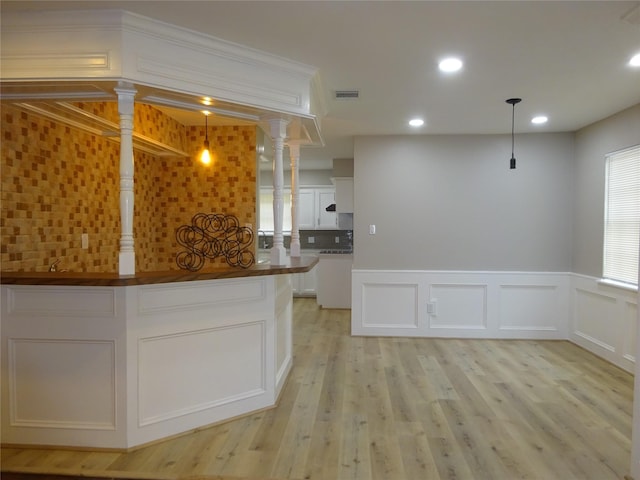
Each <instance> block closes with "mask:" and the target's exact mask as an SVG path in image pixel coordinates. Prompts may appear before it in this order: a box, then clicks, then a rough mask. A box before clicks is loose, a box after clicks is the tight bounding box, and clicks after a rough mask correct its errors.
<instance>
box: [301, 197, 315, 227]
mask: <svg viewBox="0 0 640 480" xmlns="http://www.w3.org/2000/svg"><path fill="white" fill-rule="evenodd" d="M316 196H317V195H316V191H315V190H314V189H311V188H301V189H300V202H299V203H298V212H299V214H298V222H299V223H298V226H299V230H313V229H314V228H316V217H317V214H316V212H317V210H318V207H317V206H316V203H317V202H316Z"/></svg>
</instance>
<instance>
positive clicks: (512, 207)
mask: <svg viewBox="0 0 640 480" xmlns="http://www.w3.org/2000/svg"><path fill="white" fill-rule="evenodd" d="M510 149H511V139H510V136H504V135H457V136H448V135H442V136H389V137H359V138H356V141H355V174H354V197H355V203H356V205H355V210H356V211H355V212H354V223H355V225H354V241H355V249H354V250H355V259H354V264H355V268H365V269H366V268H382V269H385V268H391V269H407V268H408V269H429V270H434V269H435V270H440V269H442V270H524V271H569V270H570V267H571V230H572V229H571V222H572V218H571V215H572V189H573V186H572V184H573V180H572V168H573V135H572V134H570V133H566V134H530V135H517V136H516V147H515V152H516V157H517V159H518V168H517V169H516V170H510V169H509V158H510V153H511V150H510ZM370 224H375V225H376V234H375V235H369V234H368V231H369V230H368V229H369V225H370Z"/></svg>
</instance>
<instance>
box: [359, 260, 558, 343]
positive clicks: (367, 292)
mask: <svg viewBox="0 0 640 480" xmlns="http://www.w3.org/2000/svg"><path fill="white" fill-rule="evenodd" d="M568 285H569V275H568V274H564V273H555V272H550V273H547V272H542V273H540V272H473V271H472V272H464V271H416V270H411V271H398V270H393V271H384V270H353V271H352V297H353V307H352V312H351V331H352V333H353V334H356V335H388V336H406V335H410V336H421V337H457V338H549V339H558V338H566V336H567V325H568V322H569V303H568V301H567V299H568V298H569V290H568ZM536 312H539V313H540V315H537V314H536Z"/></svg>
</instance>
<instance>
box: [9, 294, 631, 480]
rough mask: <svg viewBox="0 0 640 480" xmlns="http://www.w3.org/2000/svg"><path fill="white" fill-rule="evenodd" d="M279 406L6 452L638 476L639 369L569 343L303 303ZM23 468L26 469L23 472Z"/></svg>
mask: <svg viewBox="0 0 640 480" xmlns="http://www.w3.org/2000/svg"><path fill="white" fill-rule="evenodd" d="M294 317H295V320H294V343H295V346H294V355H295V359H294V368H293V370H292V373H291V376H290V378H289V381H288V383H287V385H286V387H285V389H284V391H283V394H282V397H281V399H280V403H279V405H278V407H277V408H274V409H271V410H268V411H265V412H261V413H257V414H254V415H249V416H247V417H244V418H241V419H238V420H234V421H231V422H227V423H225V424H223V425H218V426H215V427H211V428H207V429H203V430H201V431H198V432H195V433H191V434H189V435H184V436H182V437H179V438H176V439H173V440H168V441H166V442H161V443H158V444H156V445H153V446H149V447H146V448H141V449H139V450H136V451H134V452H131V453H106V452H79V451H64V450H46V449H12V448H4V449H3V450H2V457H1V461H2V463H1V469H2V471H3V472H4V473H3V477H5V478H6V479H7V480H9V479H10V478H13V479H16V480H24V479H25V477H24V476H22V477H19V476H14V477H10V476H9V473H8V472H17V473H22V474H25V473H49V474H51V475H78V476H84V477H96V478H98V477H106V478H137V479H141V478H145V479H187V478H188V479H191V480H195V479H198V478H208V479H211V480H214V479H215V480H239V479H245V480H258V479H263V480H264V479H276V480H284V479H290V480H306V479H309V480H368V479H375V480H423V479H428V480H440V479H442V480H444V479H447V480H462V479H473V480H485V479H486V480H511V479H539V480H556V479H557V480H573V479H575V480H589V479H593V480H608V479H612V480H613V479H616V480H619V479H622V478H623V477H624V476H625V475H626V474H628V473H629V459H630V448H631V415H632V391H633V377H632V376H631V375H629V374H627V373H625V372H623V371H622V370H620V369H618V368H617V367H615V366H612V365H611V364H609V363H607V362H605V361H603V360H601V359H599V358H597V357H595V356H594V355H592V354H590V353H588V352H586V351H585V350H583V349H581V348H579V347H577V346H575V345H572V344H571V343H569V342H564V341H507V340H451V339H408V338H370V337H351V336H350V335H349V328H350V326H349V321H350V312H349V311H348V310H323V309H319V308H318V307H317V306H316V303H315V299H296V300H295V302H294ZM14 475H15V474H14Z"/></svg>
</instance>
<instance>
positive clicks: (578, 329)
mask: <svg viewBox="0 0 640 480" xmlns="http://www.w3.org/2000/svg"><path fill="white" fill-rule="evenodd" d="M573 302H574V306H573V308H574V312H575V316H574V318H575V324H574V334H575V335H577V336H580V337H582V338H584V339H585V340H588V341H589V342H592V343H593V344H595V345H597V346H599V347H601V348H604V349H606V350H608V351H610V352H614V351H615V344H616V330H618V328H616V327H617V326H616V325H615V323H619V320H617V319H616V318H615V317H614V316H613V315H612V313H613V312H614V311H615V310H616V308H615V306H616V298H615V297H614V296H610V295H604V294H602V293H596V292H590V291H587V290H582V289H580V288H577V289H575V290H574V296H573Z"/></svg>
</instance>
